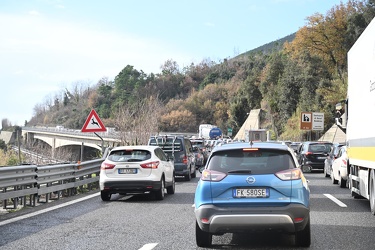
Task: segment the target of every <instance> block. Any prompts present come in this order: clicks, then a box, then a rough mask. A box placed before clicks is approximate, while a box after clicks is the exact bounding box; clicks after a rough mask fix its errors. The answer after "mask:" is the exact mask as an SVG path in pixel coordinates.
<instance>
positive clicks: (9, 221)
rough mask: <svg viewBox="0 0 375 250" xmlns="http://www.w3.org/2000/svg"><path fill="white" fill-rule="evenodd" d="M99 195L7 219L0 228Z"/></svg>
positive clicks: (0, 223) (1, 222) (0, 224)
mask: <svg viewBox="0 0 375 250" xmlns="http://www.w3.org/2000/svg"><path fill="white" fill-rule="evenodd" d="M99 194H100V193H99V192H98V193H95V194H92V195H88V196H85V197H82V198H79V199H76V200H72V201H68V202H65V203H63V204H60V205H56V206H53V207H49V208H45V209H42V210H40V211H37V212H34V213H30V214H25V215H22V216H19V217H16V218H12V219H9V220H5V221H0V226H3V225H6V224H9V223H12V222H16V221H19V220H23V219H27V218H30V217H33V216H35V215H39V214H43V213H47V212H49V211H53V210H56V209H59V208H62V207H66V206H69V205H72V204H74V203H78V202H81V201H84V200H88V199H91V198H93V197H95V196H98V195H99Z"/></svg>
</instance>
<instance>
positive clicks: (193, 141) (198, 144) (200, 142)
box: [190, 140, 204, 147]
mask: <svg viewBox="0 0 375 250" xmlns="http://www.w3.org/2000/svg"><path fill="white" fill-rule="evenodd" d="M190 142H191V145H192V146H199V147H203V146H204V144H203V141H195V140H192V141H190Z"/></svg>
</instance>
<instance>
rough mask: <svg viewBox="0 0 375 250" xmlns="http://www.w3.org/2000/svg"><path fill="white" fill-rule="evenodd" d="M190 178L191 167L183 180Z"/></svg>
mask: <svg viewBox="0 0 375 250" xmlns="http://www.w3.org/2000/svg"><path fill="white" fill-rule="evenodd" d="M190 180H191V169H189V172H188V173H187V175H185V181H190Z"/></svg>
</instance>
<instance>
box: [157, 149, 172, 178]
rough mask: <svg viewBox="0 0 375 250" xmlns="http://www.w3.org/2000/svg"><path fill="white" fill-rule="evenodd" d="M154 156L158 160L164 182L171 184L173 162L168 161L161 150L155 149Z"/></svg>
mask: <svg viewBox="0 0 375 250" xmlns="http://www.w3.org/2000/svg"><path fill="white" fill-rule="evenodd" d="M155 155H156V156H157V157H158V158H159V159H160V162H161V165H162V168H163V172H164V174H165V181H166V182H171V181H172V178H173V169H174V166H173V165H174V164H173V161H171V160H170V159H168V156H167V155H166V153H164V151H163V150H162V149H161V148H156V149H155Z"/></svg>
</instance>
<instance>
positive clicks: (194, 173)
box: [191, 168, 197, 178]
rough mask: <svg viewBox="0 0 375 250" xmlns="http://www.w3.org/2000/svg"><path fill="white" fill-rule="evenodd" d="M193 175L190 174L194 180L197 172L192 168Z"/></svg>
mask: <svg viewBox="0 0 375 250" xmlns="http://www.w3.org/2000/svg"><path fill="white" fill-rule="evenodd" d="M193 171H194V172H193V173H192V174H191V178H195V177H197V170H196V168H193Z"/></svg>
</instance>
